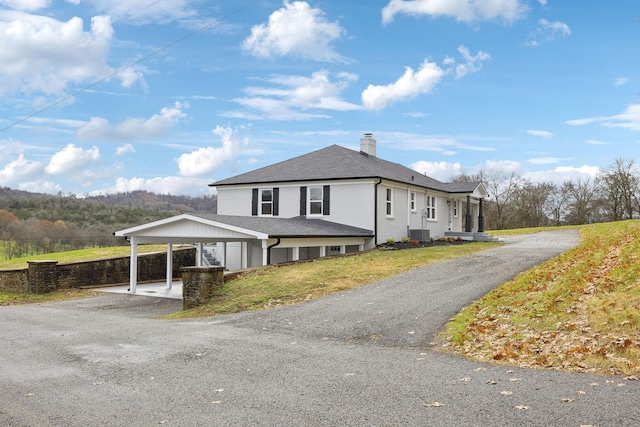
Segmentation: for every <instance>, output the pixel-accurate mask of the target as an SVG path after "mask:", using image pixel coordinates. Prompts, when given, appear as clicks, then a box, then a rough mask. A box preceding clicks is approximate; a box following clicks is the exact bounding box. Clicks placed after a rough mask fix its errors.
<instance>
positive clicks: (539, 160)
mask: <svg viewBox="0 0 640 427" xmlns="http://www.w3.org/2000/svg"><path fill="white" fill-rule="evenodd" d="M562 160H564V159H561V158H559V157H535V158H532V159H529V160H527V162H529V163H531V164H534V165H548V164H554V163H560V162H561V161H562Z"/></svg>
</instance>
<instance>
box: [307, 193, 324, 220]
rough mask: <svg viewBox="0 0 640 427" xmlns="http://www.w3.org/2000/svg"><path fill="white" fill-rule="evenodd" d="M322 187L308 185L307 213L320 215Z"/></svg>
mask: <svg viewBox="0 0 640 427" xmlns="http://www.w3.org/2000/svg"><path fill="white" fill-rule="evenodd" d="M323 194H324V193H323V190H322V187H309V206H308V210H307V212H309V215H322V196H323Z"/></svg>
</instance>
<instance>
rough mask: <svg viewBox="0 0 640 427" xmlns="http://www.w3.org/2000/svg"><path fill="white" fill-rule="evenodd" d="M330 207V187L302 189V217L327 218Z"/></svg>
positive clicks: (305, 187) (304, 187)
mask: <svg viewBox="0 0 640 427" xmlns="http://www.w3.org/2000/svg"><path fill="white" fill-rule="evenodd" d="M330 205H331V187H330V186H328V185H322V186H316V187H307V186H302V187H300V216H323V215H324V216H327V215H329V214H330Z"/></svg>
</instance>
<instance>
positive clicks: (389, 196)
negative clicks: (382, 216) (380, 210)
mask: <svg viewBox="0 0 640 427" xmlns="http://www.w3.org/2000/svg"><path fill="white" fill-rule="evenodd" d="M386 190H387V191H386V192H385V213H386V216H387V218H393V217H394V212H393V208H394V206H393V205H394V193H395V192H394V191H393V188H391V187H389V188H386Z"/></svg>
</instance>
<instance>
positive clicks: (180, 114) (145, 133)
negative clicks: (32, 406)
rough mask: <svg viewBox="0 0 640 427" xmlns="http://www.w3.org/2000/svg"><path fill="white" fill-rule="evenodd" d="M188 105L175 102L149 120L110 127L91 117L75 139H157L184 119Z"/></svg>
mask: <svg viewBox="0 0 640 427" xmlns="http://www.w3.org/2000/svg"><path fill="white" fill-rule="evenodd" d="M187 107H188V105H186V104H182V103H180V102H176V103H175V104H174V106H173V107H171V108H169V107H165V108H162V110H160V113H159V114H154V115H153V116H151V117H150V118H149V119H142V118H131V119H127V120H125V121H123V122H122V123H119V124H115V125H112V124H110V123H109V121H108V120H107V119H105V118H102V117H92V118H91V120H90V121H89V123H87V124H86V125H84V126H82V127H81V128H80V129H78V130H77V132H76V137H77V138H78V139H79V140H81V141H84V140H96V139H110V140H144V139H150V138H158V137H162V136H165V135H167V134H168V133H169V131H170V130H171V128H172V127H173V126H175V125H176V124H177V123H178V122H179V121H180V119H183V118H184V117H186V116H187V115H186V113H184V111H183V110H184V109H186V108H187Z"/></svg>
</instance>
